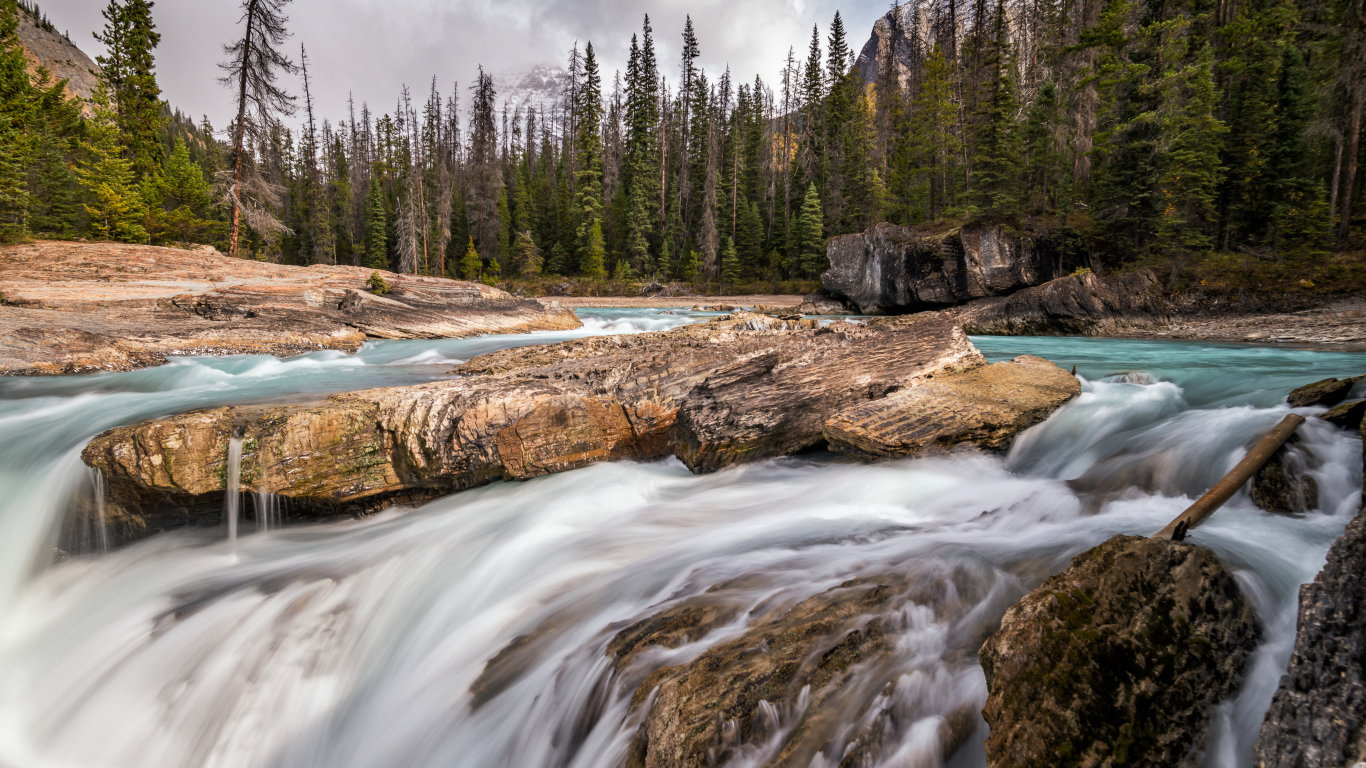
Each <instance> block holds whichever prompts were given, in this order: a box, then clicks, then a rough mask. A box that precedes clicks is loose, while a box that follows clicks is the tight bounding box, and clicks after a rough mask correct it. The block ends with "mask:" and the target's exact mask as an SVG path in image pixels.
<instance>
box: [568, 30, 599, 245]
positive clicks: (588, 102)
mask: <svg viewBox="0 0 1366 768" xmlns="http://www.w3.org/2000/svg"><path fill="white" fill-rule="evenodd" d="M576 95H577V97H578V124H577V126H576V128H577V133H576V134H575V138H574V153H575V161H576V163H577V165H578V168H577V170H576V172H575V175H574V220H575V221H576V222H577V229H576V240H577V243H576V244H577V246H578V249H579V250H581V251H582V252H584V253H586V252H587V250H588V244H589V240H590V239H591V237H592V233H593V228H594V227H595V226H597V227H599V235H601V225H602V78H601V76H600V75H599V74H598V60H597V56H596V54H595V53H594V51H593V44H592V43H591V42H590V43H588V45H587V46H585V48H584V55H583V80H582V82H581V83H580V86H579V91H578V93H577V94H576Z"/></svg>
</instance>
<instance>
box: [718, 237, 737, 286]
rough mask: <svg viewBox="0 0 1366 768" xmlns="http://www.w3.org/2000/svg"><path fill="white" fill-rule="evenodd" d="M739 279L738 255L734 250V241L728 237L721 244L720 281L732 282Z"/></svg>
mask: <svg viewBox="0 0 1366 768" xmlns="http://www.w3.org/2000/svg"><path fill="white" fill-rule="evenodd" d="M739 279H740V257H739V256H738V255H737V254H736V252H735V242H734V241H733V240H731V239H730V238H729V237H728V238H726V239H725V240H724V241H722V246H721V282H723V283H734V282H735V281H737V280H739Z"/></svg>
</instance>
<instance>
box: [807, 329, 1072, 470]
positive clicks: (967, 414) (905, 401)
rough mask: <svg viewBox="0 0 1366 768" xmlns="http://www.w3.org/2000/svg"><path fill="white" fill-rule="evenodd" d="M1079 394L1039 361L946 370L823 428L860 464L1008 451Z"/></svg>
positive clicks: (861, 406) (838, 447)
mask: <svg viewBox="0 0 1366 768" xmlns="http://www.w3.org/2000/svg"><path fill="white" fill-rule="evenodd" d="M1079 394H1081V383H1080V382H1079V381H1078V380H1077V377H1075V376H1073V375H1071V374H1069V373H1068V372H1067V371H1064V370H1062V369H1061V368H1059V367H1058V366H1056V365H1054V364H1053V363H1051V362H1049V361H1047V360H1044V359H1043V358H1040V357H1033V356H1031V355H1023V356H1021V357H1017V358H1015V359H1014V360H1011V361H1009V362H1003V363H994V364H992V365H985V366H980V367H977V368H973V369H971V370H967V371H962V372H948V373H944V374H940V375H936V376H934V377H933V378H927V379H923V380H921V381H918V382H916V385H915V386H914V387H910V388H907V389H904V390H902V391H900V392H896V393H894V394H892V395H889V396H887V397H885V398H883V399H881V400H877V401H874V402H870V403H862V404H859V405H857V406H854V407H852V408H848V409H846V410H844V411H841V412H840V413H839V414H838V415H836V416H835V417H834V418H832V419H830V420H829V421H827V422H825V427H824V434H825V439H826V441H827V442H828V443H829V445H830V447H831V449H833V450H836V451H840V452H842V453H847V454H850V455H852V456H857V457H859V458H863V459H869V460H873V459H885V458H894V457H901V456H914V455H916V454H919V453H922V452H924V451H927V450H930V449H933V448H947V447H951V446H953V445H957V444H959V443H972V444H974V445H977V446H979V447H981V448H985V449H987V450H1004V449H1006V448H1009V447H1010V443H1011V441H1012V440H1013V439H1014V437H1015V435H1017V434H1019V433H1020V432H1021V431H1023V430H1025V429H1028V428H1029V427H1032V426H1034V425H1035V424H1038V423H1039V422H1041V421H1043V420H1044V419H1046V418H1048V417H1049V415H1051V414H1052V413H1053V411H1055V410H1057V409H1058V408H1059V407H1060V406H1062V404H1063V403H1066V402H1067V401H1068V400H1071V399H1072V398H1074V397H1076V396H1077V395H1079Z"/></svg>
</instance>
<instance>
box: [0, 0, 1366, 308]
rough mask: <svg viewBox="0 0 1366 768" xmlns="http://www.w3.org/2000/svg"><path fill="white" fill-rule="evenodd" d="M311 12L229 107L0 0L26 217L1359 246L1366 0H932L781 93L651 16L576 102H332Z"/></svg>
mask: <svg viewBox="0 0 1366 768" xmlns="http://www.w3.org/2000/svg"><path fill="white" fill-rule="evenodd" d="M288 2H289V0H242V13H243V20H242V23H241V25H240V26H239V33H240V35H241V36H240V38H239V39H236V40H228V41H216V42H221V43H223V44H224V45H223V51H224V53H223V56H222V62H223V63H222V65H221V67H222V75H223V77H222V83H221V85H222V90H221V92H222V94H223V99H224V100H225V101H227V100H231V102H232V105H233V112H234V114H235V115H236V117H235V119H234V120H233V121H232V123H231V124H229V125H226V126H213V125H210V124H209V122H208V120H207V118H205V119H203V120H196V119H192V118H190V117H188V116H185V115H182V114H181V113H179V112H178V111H176V110H175V109H174V105H169V104H167V103H166V102H165V101H164V100H163V98H162V95H161V91H160V89H159V87H158V84H157V80H156V76H155V65H156V51H157V47H158V45H159V43H160V35H159V34H158V32H157V26H156V19H155V13H154V4H153V3H152V2H150V0H110V2H109V5H108V7H107V8H106V9H105V10H104V18H105V27H104V29H103V30H102V31H101V32H100V33H99V34H98V35H97V37H98V40H99V42H100V43H102V44H103V45H104V47H105V49H106V50H107V53H106V54H105V55H104V56H101V57H100V58H99V59H98V63H99V65H100V67H101V74H100V87H99V90H98V91H97V92H96V94H95V95H94V98H93V99H92V101H93V103H92V104H89V105H83V104H81V103H80V102H78V101H76V100H74V99H69V98H67V97H66V95H65V94H64V91H63V84H62V83H59V82H54V81H53V79H52V78H51V77H50V76H48V75H46V73H44V72H39V73H37V74H36V75H35V74H31V73H30V72H29V71H28V70H27V69H26V63H25V59H24V55H23V51H22V49H21V45H20V42H19V41H18V39H17V35H16V27H17V24H18V19H19V17H20V14H30V15H31V16H34V17H38V16H40V14H41V11H39V9H37V8H36V7H34V6H31V5H30V4H28V3H24V4H16V2H15V1H14V0H3V2H0V49H2V50H0V237H3V238H4V239H5V240H10V241H12V240H17V239H24V238H35V237H55V238H71V237H86V238H92V239H108V240H117V241H123V242H135V243H152V244H180V243H209V244H214V245H215V246H217V247H219V248H220V249H221V250H223V251H225V252H228V253H231V254H232V255H236V256H239V257H244V258H256V259H262V260H269V261H276V262H281V263H287V264H309V263H327V264H333V263H335V264H354V265H362V266H366V267H371V268H375V269H387V270H392V271H394V272H399V273H416V274H429V275H446V276H450V277H457V278H467V279H484V280H486V281H492V280H499V279H507V278H510V277H514V276H536V275H563V276H577V277H581V278H585V279H590V280H592V279H608V278H615V279H622V278H636V279H656V280H661V281H664V280H685V281H689V280H691V281H695V280H720V281H736V280H790V279H810V278H813V277H817V276H819V274H820V273H821V272H822V271H823V270H824V269H825V267H826V258H825V241H826V240H827V239H828V238H830V237H833V236H836V235H841V234H847V233H853V232H859V231H863V230H865V229H867V228H868V227H869V226H871V225H873V224H875V223H878V222H882V221H888V222H892V223H896V224H901V225H907V226H915V227H926V228H930V229H933V228H937V227H948V226H954V225H957V224H961V223H963V222H966V221H971V220H976V219H982V220H991V221H997V222H1001V223H1003V224H1006V225H1008V226H1012V227H1018V228H1020V229H1024V230H1028V231H1045V230H1046V231H1050V232H1064V233H1066V234H1067V235H1068V238H1067V240H1066V241H1067V242H1068V243H1070V244H1072V245H1071V246H1069V247H1075V248H1076V249H1078V251H1079V252H1083V253H1084V254H1085V255H1086V258H1087V259H1089V263H1092V264H1095V265H1096V266H1097V268H1110V267H1119V266H1123V265H1127V264H1148V265H1154V264H1162V265H1176V266H1179V265H1180V264H1181V262H1182V260H1183V259H1186V258H1189V257H1192V256H1198V255H1200V254H1204V253H1210V252H1240V253H1245V254H1252V255H1254V256H1257V257H1258V258H1268V259H1271V258H1278V257H1279V256H1280V255H1281V254H1287V253H1297V254H1315V253H1323V254H1327V253H1330V252H1332V251H1334V250H1346V249H1351V248H1354V247H1357V248H1359V247H1360V244H1359V242H1357V241H1356V240H1354V237H1355V238H1358V239H1359V238H1360V230H1359V226H1360V224H1361V216H1362V215H1363V214H1362V205H1361V202H1360V198H1361V197H1362V193H1361V186H1362V178H1361V176H1362V171H1361V164H1360V162H1359V161H1360V157H1361V154H1362V147H1361V133H1362V112H1363V99H1364V98H1366V4H1364V2H1363V0H1175V1H1174V2H1161V3H1159V2H1155V1H1154V0H919V2H912V3H909V4H898V5H896V6H894V7H892V8H891V9H890V10H889V12H888V13H887V15H886V16H884V17H883V18H882V19H881V20H880V22H879V25H878V27H877V29H876V30H875V36H876V37H875V43H876V44H875V46H874V47H875V48H876V49H877V50H878V55H876V56H874V57H871V58H869V57H867V56H865V57H863V58H862V59H860V58H859V56H858V53H859V51H858V48H859V46H860V45H861V41H862V40H863V39H864V38H863V34H864V32H863V30H854V29H852V28H850V27H848V26H846V20H844V19H842V18H841V17H840V15H839V14H838V13H837V14H835V16H834V18H833V19H831V21H830V23H829V25H828V27H826V28H824V29H821V28H815V29H812V31H811V37H810V39H809V40H800V41H798V40H794V41H792V47H791V49H790V52H789V53H788V55H787V57H786V60H785V61H783V62H779V63H778V64H780V66H781V69H780V72H781V74H780V76H779V77H778V78H777V79H775V80H773V81H771V82H768V81H764V80H763V79H761V78H760V77H757V76H753V75H752V74H747V73H741V72H733V71H730V70H729V69H724V70H721V71H705V70H703V69H702V68H700V67H699V66H698V65H697V59H698V57H699V54H700V51H701V50H702V48H703V47H705V45H706V41H705V40H700V39H698V38H697V36H696V35H695V34H694V32H693V27H692V23H691V21H689V22H688V23H687V25H686V26H684V28H683V29H681V30H668V31H663V30H656V29H654V28H652V26H651V23H650V19H649V18H648V17H646V18H644V19H643V21H642V24H641V26H640V28H639V31H638V32H637V33H636V34H635V35H634V36H633V37H632V39H631V43H630V58H629V62H628V64H627V66H626V69H625V71H617V72H607V71H604V69H603V67H602V66H601V65H600V64H599V60H598V58H597V56H595V53H594V45H593V42H592V41H588V40H585V41H582V43H581V45H576V46H575V47H574V48H573V49H572V50H570V51H568V52H567V53H566V66H565V69H566V72H567V74H566V75H565V80H564V83H563V88H562V90H561V97H560V98H558V99H557V100H556V102H555V103H554V104H553V105H537V106H533V107H530V108H526V109H523V108H521V107H515V108H514V107H509V105H508V104H507V102H506V101H503V100H502V99H500V94H499V93H498V91H497V88H496V86H495V84H494V79H493V78H492V77H491V76H490V74H489V73H488V72H489V70H490V69H491V68H496V67H497V64H498V63H497V62H487V63H485V65H484V67H482V68H480V69H478V70H477V71H476V72H472V73H449V72H439V73H434V76H433V78H432V80H431V81H430V82H427V83H415V84H412V86H411V87H404V88H403V89H402V90H401V92H399V93H397V94H394V97H393V100H392V101H391V102H389V103H387V104H365V103H355V104H353V105H352V107H351V108H350V109H348V110H347V112H346V113H345V114H337V115H324V114H319V112H318V110H317V109H315V103H314V99H313V95H312V89H313V88H314V86H315V84H316V82H317V81H318V80H319V79H321V78H326V77H327V76H328V75H327V73H326V72H321V71H314V70H312V69H310V66H309V59H308V52H307V47H306V46H307V41H300V40H298V39H296V38H294V37H292V36H291V34H290V30H289V28H288V21H289V20H288V14H287V11H288V7H287V6H288ZM661 34H670V35H680V36H681V41H682V44H681V50H682V55H681V57H679V58H678V59H677V60H674V61H665V60H661V57H660V56H659V55H658V54H657V49H656V41H657V40H658V39H659V35H661ZM458 74H463V75H464V76H463V77H457V75H458ZM1354 217H1356V218H1354ZM1354 227H1356V228H1357V229H1354ZM1354 243H1355V245H1354Z"/></svg>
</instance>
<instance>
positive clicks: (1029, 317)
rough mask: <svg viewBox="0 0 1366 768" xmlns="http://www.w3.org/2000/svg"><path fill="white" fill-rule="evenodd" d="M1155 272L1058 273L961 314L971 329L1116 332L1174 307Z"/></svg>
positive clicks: (1051, 333) (978, 331)
mask: <svg viewBox="0 0 1366 768" xmlns="http://www.w3.org/2000/svg"><path fill="white" fill-rule="evenodd" d="M1161 293H1162V292H1161V288H1160V285H1159V283H1158V280H1157V276H1156V275H1154V274H1153V273H1152V272H1151V271H1142V272H1130V273H1127V274H1123V275H1105V276H1099V275H1095V274H1093V273H1090V272H1086V273H1083V274H1078V275H1070V276H1068V277H1062V278H1058V279H1057V280H1053V281H1051V282H1048V283H1044V284H1043V285H1039V286H1036V287H1033V288H1026V289H1024V290H1022V291H1019V292H1018V293H1015V294H1013V295H1011V296H1008V297H1004V298H994V299H986V300H983V301H978V302H973V303H971V304H969V305H967V306H965V307H963V308H961V309H959V310H957V311H956V314H957V315H958V317H959V318H960V319H961V321H962V323H963V327H964V328H965V329H966V330H967V332H968V333H971V334H982V335H990V336H1116V335H1124V332H1125V331H1126V329H1128V328H1129V327H1131V326H1134V325H1145V324H1151V323H1153V322H1159V321H1163V320H1165V319H1166V318H1167V316H1168V314H1169V310H1168V308H1167V305H1166V301H1165V300H1164V299H1163V298H1162V295H1161Z"/></svg>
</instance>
